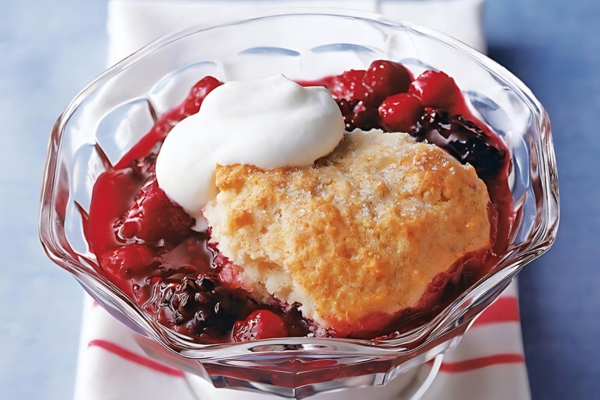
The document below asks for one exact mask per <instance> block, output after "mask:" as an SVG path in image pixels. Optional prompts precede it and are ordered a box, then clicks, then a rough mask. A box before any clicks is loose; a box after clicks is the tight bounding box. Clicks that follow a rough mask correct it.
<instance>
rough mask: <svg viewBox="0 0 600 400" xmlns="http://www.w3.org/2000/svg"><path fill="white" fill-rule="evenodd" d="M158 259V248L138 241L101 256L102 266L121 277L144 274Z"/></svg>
mask: <svg viewBox="0 0 600 400" xmlns="http://www.w3.org/2000/svg"><path fill="white" fill-rule="evenodd" d="M156 261H157V254H156V250H154V249H152V248H151V247H149V246H146V245H144V244H137V243H134V244H128V245H125V246H123V247H121V248H119V249H117V250H114V251H110V252H108V253H104V254H103V255H102V256H101V257H100V265H101V266H102V268H103V269H104V270H105V271H107V272H110V273H112V274H115V275H118V276H120V277H121V278H131V277H133V276H141V275H144V274H145V273H146V271H147V270H148V269H150V268H151V267H152V264H154V263H155V262H156Z"/></svg>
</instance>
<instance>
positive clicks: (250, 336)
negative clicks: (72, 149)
mask: <svg viewBox="0 0 600 400" xmlns="http://www.w3.org/2000/svg"><path fill="white" fill-rule="evenodd" d="M221 84H222V83H221V82H219V81H218V80H217V79H215V78H213V77H210V76H207V77H205V78H203V79H202V80H200V81H199V82H198V83H197V84H196V85H194V86H193V87H192V89H191V90H190V93H189V95H188V97H187V98H186V99H185V100H184V101H183V103H182V104H181V105H180V106H178V107H176V108H173V109H172V110H170V111H168V112H166V113H165V114H164V115H162V116H161V117H160V119H158V120H157V121H156V123H155V125H154V127H153V128H152V129H151V130H150V131H149V132H148V133H147V134H146V135H145V136H144V137H143V138H142V139H141V140H140V141H139V142H138V143H137V144H136V145H135V146H134V147H133V148H132V149H131V150H130V151H128V152H127V153H126V154H125V155H124V156H123V157H122V158H121V160H120V161H119V162H118V163H117V164H116V165H115V166H111V165H110V163H109V162H108V160H107V159H105V160H104V161H105V166H106V168H107V170H106V172H104V173H103V174H101V175H100V176H99V177H98V179H97V181H96V183H95V185H94V189H93V192H92V201H91V205H90V210H89V214H88V215H84V232H85V236H86V238H87V241H88V243H89V246H90V249H91V251H92V252H93V253H94V254H95V255H96V257H97V259H98V262H99V266H98V270H99V272H100V273H102V274H104V275H105V276H106V277H107V278H108V279H109V280H110V281H111V282H113V283H114V284H115V285H117V286H118V287H119V288H120V289H121V290H122V291H123V292H125V293H126V294H127V295H128V296H130V297H131V298H132V299H134V300H135V301H136V302H137V303H138V304H140V306H142V307H143V308H144V309H145V310H146V311H147V312H148V313H150V315H151V316H152V317H153V318H154V319H155V320H156V321H158V322H159V323H161V324H163V325H164V326H166V327H168V328H170V329H173V330H175V331H177V332H180V333H182V334H185V335H188V336H190V337H191V338H193V339H195V340H197V341H200V342H204V343H216V342H230V341H249V340H258V339H265V338H272V337H282V336H295V337H298V336H321V337H332V336H335V332H333V331H326V330H324V329H319V328H318V327H317V326H316V325H315V324H314V323H313V322H312V321H310V320H306V319H304V318H302V315H301V313H300V311H299V310H298V307H297V305H287V304H280V303H278V302H277V301H276V300H275V299H273V301H272V302H271V303H270V304H259V303H257V302H256V301H254V300H253V299H251V297H250V296H249V294H248V293H246V292H244V291H243V290H241V289H231V288H228V287H227V284H226V282H221V280H220V279H219V274H220V273H221V272H223V273H228V270H227V265H228V264H230V262H229V261H228V260H227V259H226V258H225V257H224V256H223V255H222V254H220V253H219V252H218V250H217V249H216V248H214V246H209V245H208V240H209V233H198V232H195V231H193V230H192V229H191V228H192V226H194V222H195V221H194V220H193V218H191V217H190V216H189V215H187V214H186V213H185V211H184V210H183V209H182V208H181V207H180V206H179V205H177V204H175V203H174V202H172V201H171V200H170V199H169V198H168V197H167V195H166V194H165V193H164V191H163V190H162V189H161V188H160V187H158V184H157V183H156V176H155V173H154V165H155V161H156V156H157V154H158V152H159V150H160V146H161V144H162V141H163V140H164V138H165V137H166V136H167V134H168V133H169V132H170V130H171V129H172V128H173V127H174V126H175V125H176V124H177V123H179V122H180V121H181V120H183V119H184V118H186V117H188V116H190V115H192V114H195V113H197V112H198V110H199V109H200V107H201V106H202V101H203V100H204V98H205V97H206V95H208V94H209V93H210V92H211V91H212V90H213V89H215V88H216V87H218V86H220V85H221ZM300 84H302V85H304V86H325V87H326V88H328V89H329V91H330V92H331V93H332V95H333V97H334V99H335V100H336V102H337V103H338V105H339V107H340V110H341V111H342V114H343V116H344V121H345V124H346V129H347V130H353V129H355V128H360V129H364V130H368V129H372V128H379V129H383V130H385V131H388V132H397V131H405V132H408V133H409V134H411V135H412V136H413V137H414V138H415V140H417V141H425V140H426V141H428V142H431V143H434V144H436V145H438V146H440V147H442V148H443V149H445V150H446V151H447V152H448V153H450V154H451V155H452V156H454V157H456V158H457V159H458V160H459V161H461V162H463V163H467V162H468V163H470V164H471V165H473V166H474V167H475V169H476V171H477V173H478V175H479V177H480V178H481V179H482V180H483V181H484V182H485V183H486V185H487V188H488V192H489V195H490V199H491V204H490V207H489V214H490V222H491V223H492V227H493V229H492V235H491V240H492V243H494V246H493V248H492V249H490V250H487V251H485V252H480V253H473V254H467V255H465V256H464V257H463V259H461V260H459V261H457V262H456V263H455V264H454V265H453V266H451V267H450V268H449V270H448V271H446V272H445V273H442V274H440V275H439V276H437V277H436V278H435V279H434V280H433V282H431V284H430V285H429V286H428V288H427V290H426V293H425V294H424V295H423V297H422V298H421V301H420V302H419V304H418V305H417V306H416V307H415V308H413V309H408V310H403V311H402V312H401V313H399V314H398V315H397V316H396V318H395V321H396V322H394V323H393V324H391V325H388V326H386V327H380V326H373V329H372V330H370V331H369V332H368V333H360V332H357V333H356V334H353V335H352V336H353V337H364V338H373V337H375V336H378V335H389V334H390V332H395V333H396V332H403V331H407V330H409V329H412V328H414V327H415V326H418V325H420V324H422V323H423V322H426V321H427V320H429V319H431V318H432V317H433V316H434V315H435V314H436V313H438V312H439V311H440V310H442V309H443V308H444V307H445V305H447V304H448V303H450V302H451V301H452V300H453V299H454V298H456V296H458V295H459V294H460V293H461V292H462V291H463V290H464V289H466V288H467V287H468V286H469V285H471V284H472V283H474V282H475V281H476V280H477V279H479V278H480V277H481V276H483V275H485V273H487V272H488V271H489V270H490V269H492V268H493V267H494V266H495V265H496V263H497V262H498V260H499V258H500V257H501V256H502V255H503V254H504V253H505V252H506V249H507V247H508V243H509V233H510V231H511V227H512V224H513V220H514V215H513V204H512V196H511V193H510V189H509V186H508V175H509V172H510V168H511V163H510V155H509V152H508V150H507V148H506V146H505V145H504V143H503V142H502V140H501V139H500V138H499V137H498V136H496V135H495V134H494V133H493V132H491V130H490V129H489V128H488V127H487V126H486V125H485V124H483V123H482V122H480V121H478V120H477V119H476V118H475V117H474V116H473V115H472V114H471V112H470V110H469V108H468V106H467V104H466V102H465V100H464V98H463V97H462V94H461V92H460V90H459V89H458V87H457V86H456V84H455V83H454V80H453V79H452V78H450V77H448V76H447V75H446V74H444V73H442V72H434V71H427V72H425V73H423V74H422V75H421V76H419V77H418V78H417V79H414V78H413V75H412V74H411V72H410V71H409V70H407V69H406V68H405V67H404V66H403V65H401V64H398V63H394V62H391V61H375V62H373V63H372V64H371V66H370V67H369V68H368V69H367V70H366V71H362V70H358V71H357V70H351V71H347V72H344V73H343V74H341V75H337V76H332V77H327V78H324V79H321V80H318V81H311V82H300ZM380 337H388V336H380Z"/></svg>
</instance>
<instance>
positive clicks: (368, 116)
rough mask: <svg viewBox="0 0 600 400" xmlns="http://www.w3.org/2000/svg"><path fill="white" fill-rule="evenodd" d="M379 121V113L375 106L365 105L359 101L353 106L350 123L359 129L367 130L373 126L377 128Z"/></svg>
mask: <svg viewBox="0 0 600 400" xmlns="http://www.w3.org/2000/svg"><path fill="white" fill-rule="evenodd" d="M378 121H379V114H378V113H377V108H376V107H373V106H369V105H366V104H365V103H364V102H362V101H361V102H359V103H358V104H357V105H356V107H354V110H353V113H352V124H353V125H354V126H355V127H356V128H359V129H362V130H365V131H368V130H370V129H373V128H377V127H378V124H377V122H378Z"/></svg>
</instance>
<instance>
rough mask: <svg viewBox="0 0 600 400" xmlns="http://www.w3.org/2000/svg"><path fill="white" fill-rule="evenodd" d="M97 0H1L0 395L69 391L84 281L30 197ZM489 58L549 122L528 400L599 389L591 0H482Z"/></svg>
mask: <svg viewBox="0 0 600 400" xmlns="http://www.w3.org/2000/svg"><path fill="white" fill-rule="evenodd" d="M105 23H106V0H86V1H80V0H59V1H52V2H51V1H46V0H28V1H25V0H21V1H18V0H0V249H1V254H2V272H1V273H0V321H2V323H1V324H0V393H2V395H0V397H2V398H6V399H33V398H36V399H60V400H64V399H68V398H71V397H72V392H73V381H74V373H75V367H76V356H77V344H78V335H79V324H80V317H81V299H82V291H81V289H80V288H79V287H78V285H77V284H76V283H75V281H74V280H73V279H71V278H70V277H69V276H68V275H67V273H66V272H64V271H62V270H61V269H59V268H58V267H56V266H55V265H53V264H52V263H51V262H50V261H49V260H48V259H47V258H46V256H45V255H44V253H43V251H42V248H41V246H40V245H39V241H38V238H37V213H38V199H39V191H40V186H41V177H42V169H43V163H44V159H45V155H46V146H47V142H48V137H49V133H50V129H51V128H52V124H53V122H54V120H55V119H56V117H57V116H58V115H59V114H60V112H61V111H62V110H63V109H64V107H65V106H66V105H67V103H68V101H69V100H70V99H71V98H72V97H73V96H74V95H75V94H76V93H77V92H78V91H79V89H81V88H82V87H83V86H84V85H86V84H87V83H88V82H89V81H90V80H92V79H93V78H94V77H96V76H97V75H98V74H100V73H101V72H102V70H103V69H104V65H105V60H106V44H107V37H106V30H105ZM486 31H487V35H488V42H489V46H490V55H491V56H492V57H493V58H495V59H496V60H498V61H499V62H500V63H502V64H504V65H505V66H506V67H507V68H508V69H510V70H511V71H512V72H514V73H515V74H516V75H517V76H519V77H520V78H521V79H522V80H523V81H524V82H525V83H526V84H527V85H528V86H529V87H530V88H531V89H532V90H533V92H534V93H535V94H536V95H537V97H538V98H539V99H540V101H541V102H542V104H544V105H545V106H546V108H547V110H548V112H549V114H550V116H551V120H552V122H553V131H554V135H555V136H554V137H555V145H556V153H557V159H558V165H559V176H560V189H561V209H562V218H561V227H560V230H559V235H558V240H557V242H556V244H555V245H554V247H553V248H552V249H551V250H550V252H549V253H548V254H546V255H545V256H544V257H542V258H541V259H539V260H538V261H536V262H534V263H533V264H531V265H529V266H528V267H527V268H526V269H525V270H524V271H523V273H522V274H521V275H520V277H521V279H520V289H521V313H522V319H523V335H524V340H525V353H526V358H527V366H528V369H529V374H530V375H529V376H530V380H531V387H532V394H533V398H534V399H536V400H537V399H597V398H600V383H599V378H600V341H599V338H600V318H599V317H600V291H599V289H600V252H599V251H598V250H597V249H598V239H599V237H600V236H599V235H598V232H600V178H599V173H600V172H599V169H600V168H599V167H600V161H599V160H600V129H599V128H600V123H599V122H598V120H599V118H600V1H597V0H570V1H565V0H488V4H487V9H486Z"/></svg>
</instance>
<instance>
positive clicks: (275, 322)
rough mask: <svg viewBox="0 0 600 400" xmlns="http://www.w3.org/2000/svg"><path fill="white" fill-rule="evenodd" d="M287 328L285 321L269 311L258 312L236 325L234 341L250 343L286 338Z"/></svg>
mask: <svg viewBox="0 0 600 400" xmlns="http://www.w3.org/2000/svg"><path fill="white" fill-rule="evenodd" d="M287 335H288V332H287V328H286V327H285V324H284V323H283V320H282V319H281V318H280V317H279V316H278V315H277V314H275V313H273V312H271V311H267V310H257V311H254V312H253V313H252V314H250V315H249V316H248V317H247V318H246V319H245V320H243V321H238V322H236V323H235V327H234V328H233V340H235V341H236V342H250V341H253V340H260V339H270V338H277V337H286V336H287Z"/></svg>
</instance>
